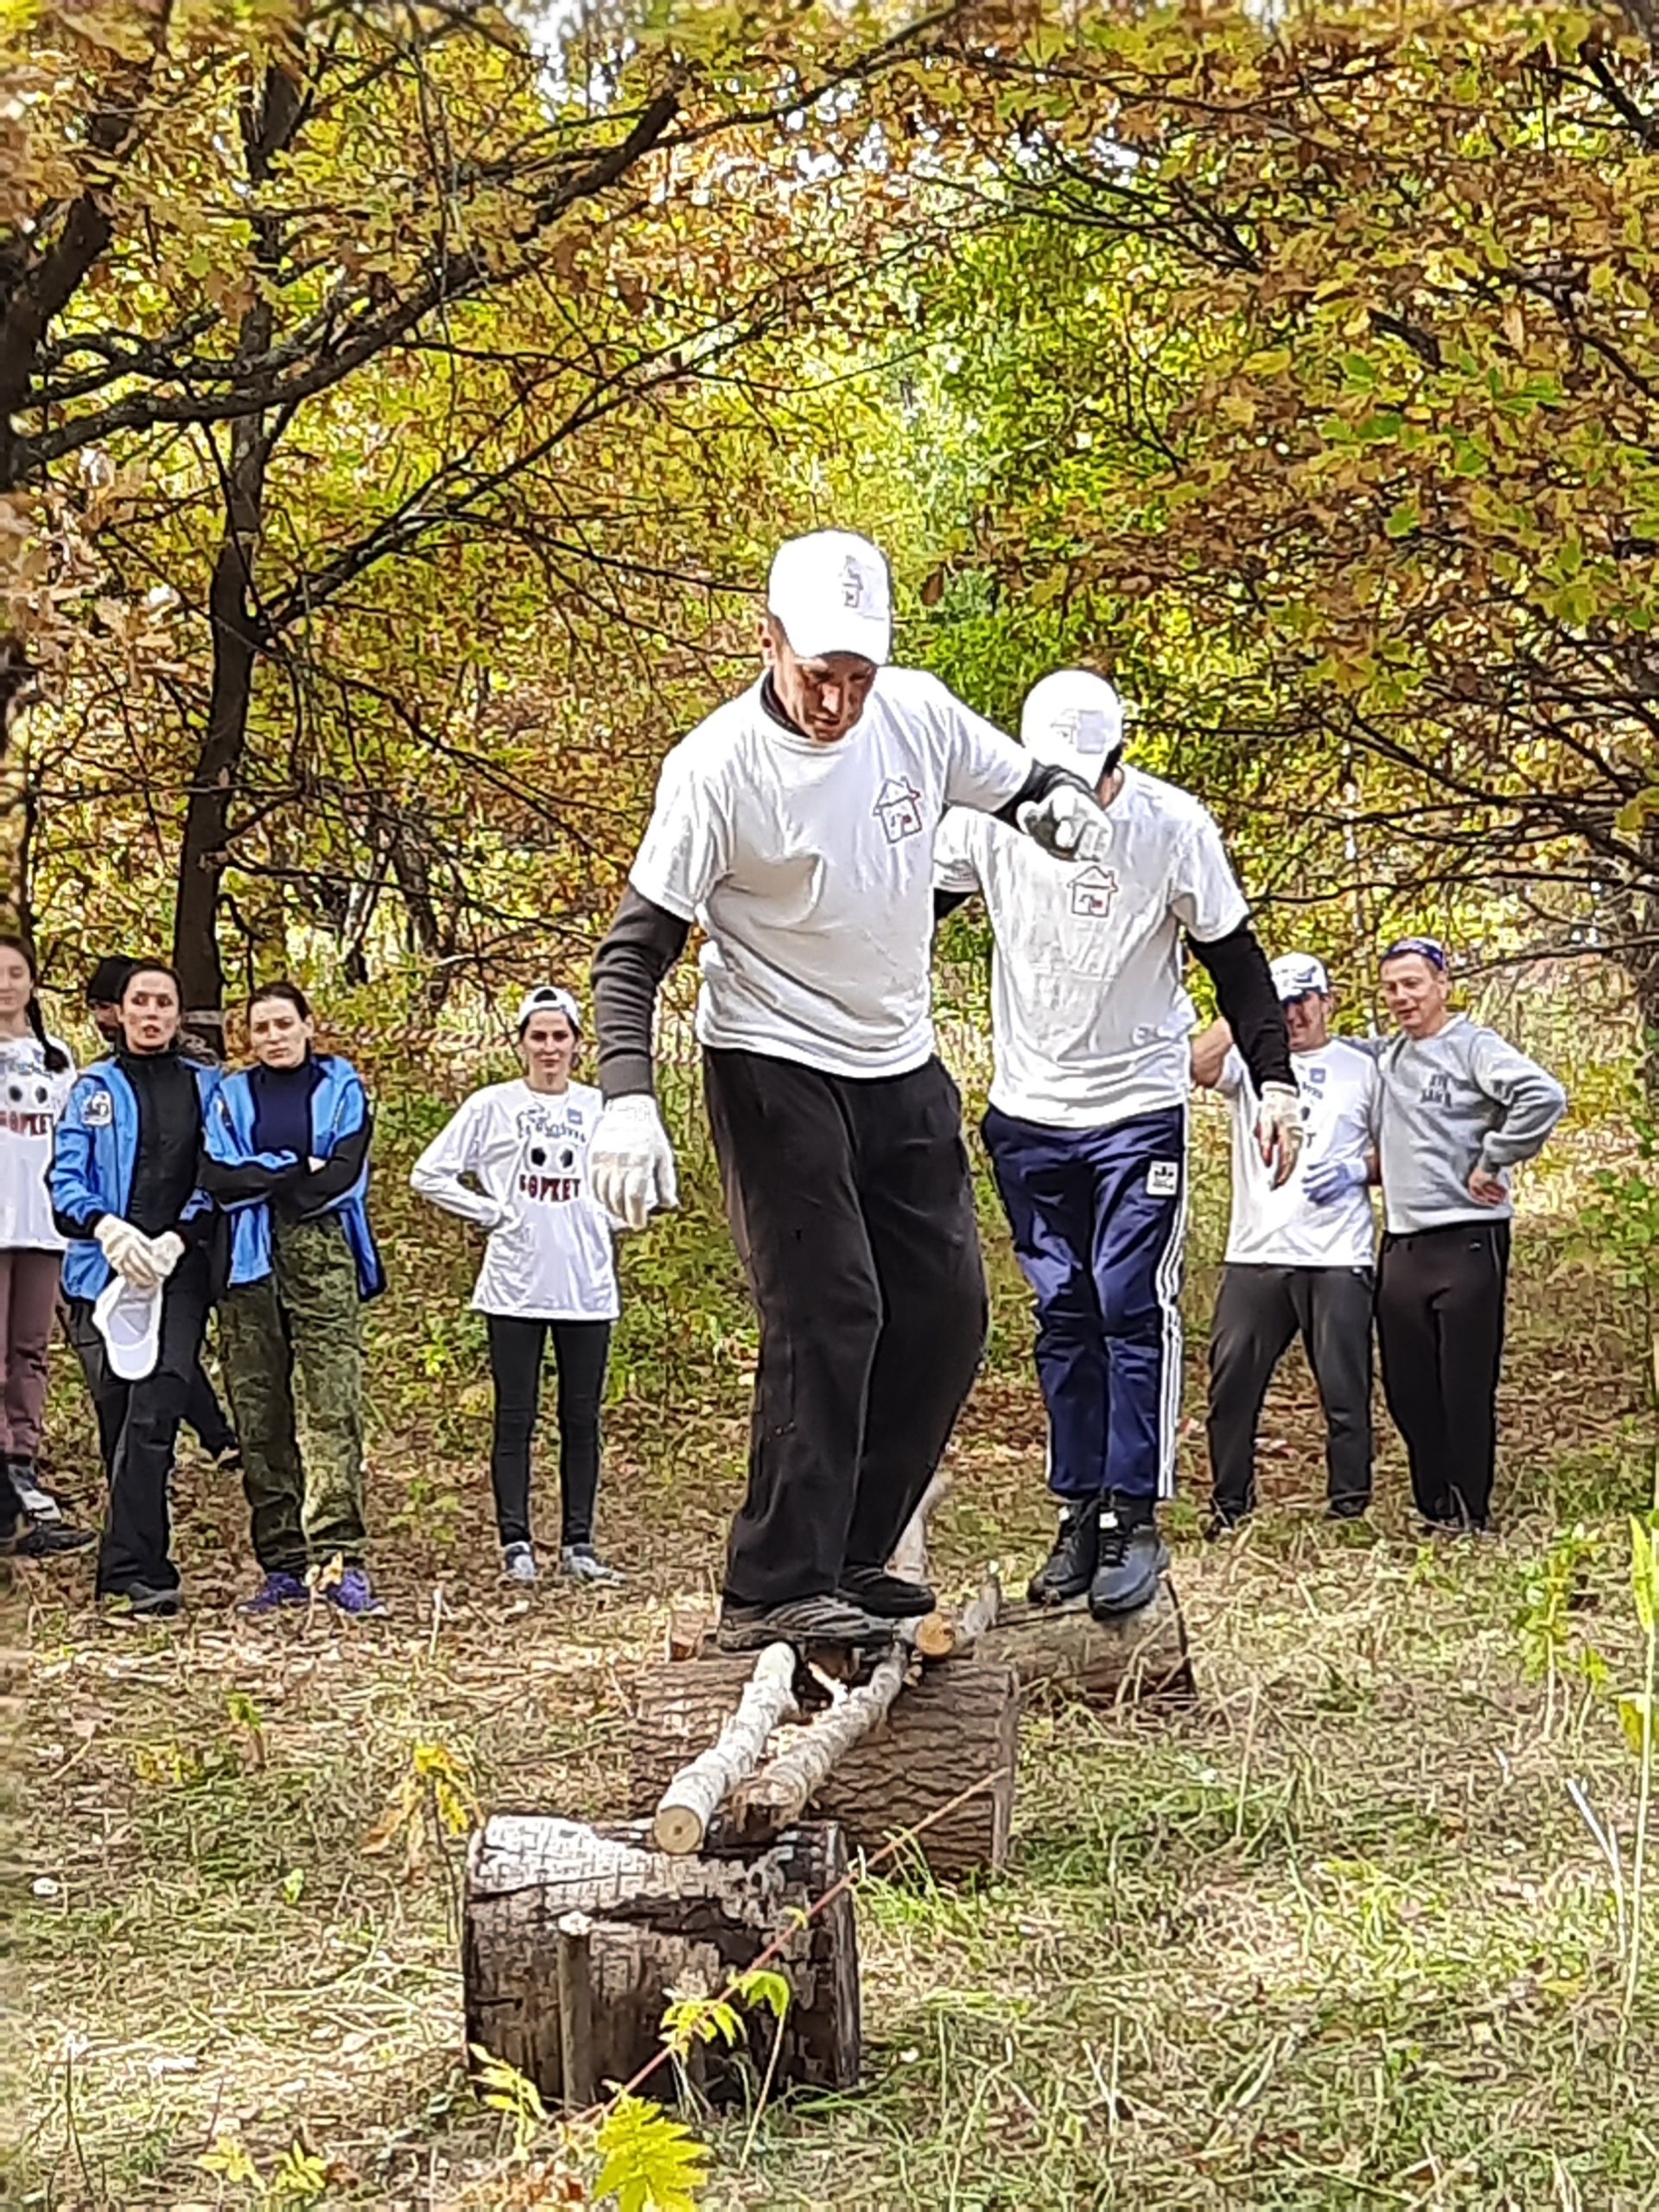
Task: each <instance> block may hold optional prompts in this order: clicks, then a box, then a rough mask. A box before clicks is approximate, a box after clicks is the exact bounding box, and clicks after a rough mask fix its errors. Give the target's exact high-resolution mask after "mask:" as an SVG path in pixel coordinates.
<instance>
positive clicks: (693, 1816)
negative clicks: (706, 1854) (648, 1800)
mask: <svg viewBox="0 0 1659 2212" xmlns="http://www.w3.org/2000/svg"><path fill="white" fill-rule="evenodd" d="M707 1833H708V1825H707V1823H706V1822H705V1821H704V1820H703V1818H702V1815H701V1814H700V1813H698V1812H697V1811H696V1809H695V1808H693V1807H692V1806H690V1805H674V1804H669V1803H666V1802H664V1803H663V1804H661V1805H659V1806H658V1808H657V1816H656V1818H655V1819H654V1820H653V1821H652V1824H651V1840H652V1842H653V1843H654V1844H655V1845H656V1847H657V1848H658V1851H666V1852H669V1853H672V1854H673V1855H674V1856H675V1857H680V1856H681V1855H683V1853H686V1852H688V1851H701V1850H702V1839H703V1837H704V1836H705V1835H706V1834H707Z"/></svg>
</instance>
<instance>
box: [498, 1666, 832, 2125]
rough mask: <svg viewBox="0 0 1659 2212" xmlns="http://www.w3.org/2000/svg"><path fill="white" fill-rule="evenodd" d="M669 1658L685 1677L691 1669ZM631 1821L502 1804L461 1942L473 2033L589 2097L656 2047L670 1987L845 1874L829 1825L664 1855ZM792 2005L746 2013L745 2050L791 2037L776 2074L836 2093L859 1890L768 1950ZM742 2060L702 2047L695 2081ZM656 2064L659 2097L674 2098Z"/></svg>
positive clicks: (738, 1967) (539, 2082) (545, 2086)
mask: <svg viewBox="0 0 1659 2212" xmlns="http://www.w3.org/2000/svg"><path fill="white" fill-rule="evenodd" d="M674 1671H675V1672H676V1673H677V1674H683V1673H685V1672H686V1671H687V1668H686V1667H685V1666H678V1667H677V1668H676V1669H674ZM649 1843H650V1829H649V1827H648V1825H647V1824H646V1823H645V1822H639V1823H638V1824H632V1825H624V1826H620V1827H607V1828H601V1829H595V1828H591V1827H587V1826H586V1825H584V1824H583V1823H582V1822H580V1821H564V1820H558V1819H556V1818H553V1817H551V1816H549V1815H537V1814H530V1813H498V1814H496V1815H493V1816H492V1818H491V1819H489V1820H488V1821H486V1822H485V1824H484V1826H483V1827H482V1828H480V1830H478V1832H477V1833H476V1834H474V1837H473V1840H472V1844H471V1847H470V1848H469V1850H468V1853H467V1886H466V1897H465V1906H464V1918H463V1926H462V1941H461V1971H462V1981H463V1985H464V1991H465V1999H466V2015H467V2042H468V2044H479V2045H480V2046H481V2047H482V2048H483V2049H484V2050H487V2051H489V2052H490V2053H491V2054H492V2055H493V2056H495V2057H498V2058H503V2059H505V2060H506V2061H507V2063H509V2064H510V2065H512V2066H514V2067H516V2068H517V2069H518V2071H519V2072H520V2073H521V2074H524V2075H526V2076H527V2077H528V2078H529V2079H530V2080H531V2081H532V2082H534V2083H535V2084H536V2086H537V2088H538V2089H539V2090H540V2091H541V2093H542V2095H543V2099H544V2100H545V2101H547V2102H548V2103H550V2104H554V2103H560V2104H565V2103H568V2104H569V2105H570V2106H571V2107H573V2108H577V2109H580V2108H582V2107H585V2106H587V2105H588V2104H590V2103H591V2102H592V2101H593V2100H594V2097H595V2096H596V2095H600V2094H604V2093H605V2087H606V2084H607V2082H626V2081H627V2080H629V2079H630V2078H631V2077H632V2075H634V2074H636V2073H637V2072H638V2071H639V2068H640V2067H641V2066H643V2065H644V2064H645V2063H646V2061H647V2060H648V2059H650V2058H652V2056H655V2054H656V2053H657V2052H658V2050H660V2049H661V2047H662V2024H663V2013H664V2008H665V2007H666V2005H668V2003H669V2002H670V1993H671V1992H677V1993H679V1994H680V1995H682V1996H684V1995H688V1994H690V1993H694V1992H701V1993H703V1994H706V1995H709V1996H713V1995H715V1993H718V1992H719V1991H720V1990H721V1989H723V1988H724V1987H725V1986H726V1985H727V1983H728V1981H729V1980H731V1979H732V1977H733V1976H734V1974H741V1973H743V1972H744V1971H745V1970H746V1969H747V1967H749V1966H750V1965H752V1964H753V1961H754V1960H755V1958H756V1957H757V1956H758V1955H759V1954H760V1952H761V1951H762V1950H763V1949H765V1948H766V1946H767V1944H769V1943H770V1942H772V1940H773V1938H774V1937H775V1936H779V1935H780V1934H783V1933H784V1932H785V1930H788V1929H791V1923H792V1922H793V1921H794V1920H795V1919H796V1918H797V1917H798V1915H799V1914H800V1913H801V1912H802V1911H804V1910H805V1908H807V1907H808V1906H810V1905H811V1904H815V1903H816V1902H817V1899H818V1898H819V1897H822V1896H823V1894H824V1893H825V1892H826V1891H829V1889H831V1888H833V1886H834V1885H835V1884H836V1882H837V1881H838V1880H839V1879H840V1878H841V1877H842V1874H843V1873H845V1872H846V1868H847V1855H846V1847H845V1845H844V1843H843V1842H842V1837H841V1834H840V1833H839V1831H838V1830H837V1829H836V1828H835V1827H829V1826H826V1825H823V1824H818V1823H814V1824H811V1825H809V1826H804V1827H798V1828H794V1829H791V1830H790V1831H789V1833H788V1834H785V1835H782V1836H779V1838H778V1839H777V1840H776V1841H775V1842H773V1843H771V1844H769V1845H767V1846H766V1847H765V1848H764V1849H761V1850H759V1851H753V1850H746V1849H742V1848H739V1847H729V1848H718V1847H716V1848H714V1849H712V1850H710V1851H709V1852H706V1853H704V1854H703V1855H702V1856H701V1857H697V1858H671V1857H669V1856H667V1855H666V1854H665V1853H661V1852H656V1851H652V1849H651V1848H650V1847H649ZM775 1964H776V1966H777V1968H778V1971H779V1973H781V1974H785V1976H786V1977H787V1978H788V1980H789V1984H790V1988H791V1993H792V2001H791V2005H790V2007H789V2010H788V2012H787V2013H786V2014H785V2018H784V2020H783V2023H782V2024H781V2029H780V2028H779V2024H778V2023H776V2022H774V2021H773V2020H772V2016H771V2014H770V2013H769V2012H765V2011H764V2009H763V2010H762V2011H761V2012H758V2013H749V2014H746V2015H745V2018H746V2019H747V2024H748V2029H749V2044H748V2050H747V2054H745V2055H744V2056H745V2057H746V2059H747V2063H749V2064H752V2065H753V2067H754V2068H755V2069H757V2070H764V2069H765V2068H766V2065H767V2063H768V2062H769V2059H770V2056H771V2051H772V2038H773V2037H775V2036H779V2034H781V2038H782V2041H781V2047H780V2049H779V2052H778V2058H777V2065H776V2069H775V2078H776V2079H777V2081H778V2082H779V2083H780V2084H795V2083H799V2084H804V2085H807V2086H810V2087H812V2088H828V2089H844V2088H850V2087H851V2086H852V2085H853V2083H854V2082H856V2080H857V2078H858V2070H859V2056H860V2052H859V1993H858V1939H857V1932H856V1929H855V1923H854V1917H853V1903H852V1897H851V1895H850V1893H848V1894H843V1895H842V1896H841V1897H837V1898H836V1900H835V1901H834V1903H833V1904H830V1905H829V1906H828V1907H827V1908H826V1909H825V1910H824V1911H823V1912H822V1913H820V1914H819V1915H818V1916H817V1918H816V1919H814V1920H812V1921H810V1922H809V1923H807V1924H806V1925H805V1926H804V1927H795V1928H794V1929H793V1932H792V1933H791V1934H790V1936H789V1941H788V1942H787V1944H786V1945H785V1948H784V1950H783V1952H782V1954H781V1955H780V1956H779V1958H778V1959H777V1961H775ZM741 2079H742V2075H741V2065H740V2064H739V2063H738V2061H737V2060H736V2059H735V2058H734V2057H732V2056H728V2055H726V2054H724V2053H723V2052H722V2051H721V2050H719V2049H715V2050H709V2051H708V2052H706V2053H704V2054H703V2066H702V2079H701V2081H700V2083H699V2087H700V2088H701V2089H702V2091H703V2092H704V2093H705V2094H709V2095H710V2096H713V2097H715V2098H716V2099H725V2098H728V2097H730V2096H733V2095H735V2094H738V2093H739V2092H740V2089H741ZM673 2088H674V2082H673V2077H672V2075H671V2070H670V2069H668V2068H666V2067H664V2069H662V2070H661V2071H660V2072H659V2073H658V2074H657V2075H654V2076H653V2077H652V2086H651V2091H650V2094H652V2095H655V2096H668V2095H670V2094H672V2092H673Z"/></svg>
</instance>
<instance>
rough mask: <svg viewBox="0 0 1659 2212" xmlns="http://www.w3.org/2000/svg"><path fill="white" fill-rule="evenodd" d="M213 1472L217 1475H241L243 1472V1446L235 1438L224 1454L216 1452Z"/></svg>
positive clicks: (226, 1447)
mask: <svg viewBox="0 0 1659 2212" xmlns="http://www.w3.org/2000/svg"><path fill="white" fill-rule="evenodd" d="M213 1472H214V1473H215V1474H216V1475H239V1474H240V1473H241V1472H242V1446H240V1445H239V1444H238V1443H237V1441H236V1440H235V1439H234V1438H232V1440H231V1441H230V1443H228V1444H227V1445H226V1446H225V1449H224V1450H223V1451H222V1452H214V1454H213Z"/></svg>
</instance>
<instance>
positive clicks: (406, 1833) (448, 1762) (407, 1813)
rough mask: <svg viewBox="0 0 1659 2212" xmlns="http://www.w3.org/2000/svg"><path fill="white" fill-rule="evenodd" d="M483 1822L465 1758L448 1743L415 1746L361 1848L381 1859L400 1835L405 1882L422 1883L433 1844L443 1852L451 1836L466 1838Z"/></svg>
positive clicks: (366, 1855)
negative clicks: (406, 1767)
mask: <svg viewBox="0 0 1659 2212" xmlns="http://www.w3.org/2000/svg"><path fill="white" fill-rule="evenodd" d="M478 1818H479V1810H478V1800H477V1798H476V1797H475V1796H474V1792H473V1785H472V1778H471V1776H470V1775H469V1773H468V1771H467V1768H466V1765H465V1764H464V1763H463V1762H462V1760H461V1758H459V1757H458V1756H457V1754H456V1753H455V1752H454V1751H451V1750H450V1749H449V1747H448V1745H447V1744H440V1743H436V1742H420V1743H416V1745H415V1746H414V1748H413V1750H412V1751H411V1752H410V1765H409V1771H408V1773H407V1774H406V1775H405V1776H404V1779H403V1782H402V1783H401V1784H400V1785H399V1787H398V1789H397V1792H396V1794H395V1795H394V1796H393V1797H392V1799H391V1802H390V1803H389V1804H388V1805H387V1806H386V1807H385V1810H384V1811H383V1812H382V1813H381V1815H380V1816H379V1818H378V1820H376V1821H374V1822H373V1823H372V1826H371V1827H369V1829H368V1831H367V1832H366V1834H365V1835H364V1838H363V1840H362V1841H361V1843H360V1844H359V1846H358V1848H359V1850H360V1851H361V1852H362V1853H364V1855H365V1857H367V1858H376V1857H378V1856H379V1855H380V1854H381V1853H384V1852H387V1851H390V1850H391V1847H392V1845H393V1844H394V1843H396V1842H397V1840H398V1838H399V1837H401V1838H402V1839H403V1844H404V1879H405V1880H406V1881H411V1882H413V1881H417V1880H418V1879H419V1878H420V1877H421V1875H422V1874H423V1872H424V1871H425V1868H426V1865H427V1861H428V1859H429V1854H430V1847H432V1845H434V1844H436V1845H437V1846H438V1847H439V1848H440V1849H441V1848H442V1845H443V1842H444V1840H445V1839H446V1838H448V1837H453V1836H459V1835H464V1834H466V1833H467V1830H468V1828H470V1827H474V1826H475V1825H476V1824H477V1821H478Z"/></svg>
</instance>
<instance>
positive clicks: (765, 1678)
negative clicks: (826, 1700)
mask: <svg viewBox="0 0 1659 2212" xmlns="http://www.w3.org/2000/svg"><path fill="white" fill-rule="evenodd" d="M796 1665H797V1661H796V1657H795V1652H794V1649H793V1648H792V1646H791V1645H790V1644H787V1643H770V1644H768V1645H767V1646H766V1649H765V1650H764V1651H763V1652H762V1653H761V1654H760V1657H759V1658H758V1659H757V1660H756V1661H755V1662H753V1670H752V1672H751V1673H750V1675H749V1679H748V1681H747V1682H746V1683H745V1684H744V1685H743V1691H742V1694H741V1697H740V1698H739V1700H738V1703H737V1708H736V1710H735V1712H733V1713H728V1714H727V1715H726V1718H725V1719H724V1720H723V1721H722V1722H721V1729H720V1734H719V1736H718V1737H717V1738H715V1742H714V1743H712V1744H711V1745H709V1747H708V1749H707V1750H706V1751H699V1752H698V1754H697V1756H696V1758H694V1759H692V1760H690V1762H689V1764H686V1765H685V1766H683V1767H682V1768H681V1769H680V1770H679V1771H678V1772H677V1774H675V1775H672V1776H671V1777H670V1779H669V1783H668V1787H667V1788H666V1789H664V1792H663V1795H662V1798H661V1801H660V1802H659V1803H658V1807H657V1810H656V1814H655V1815H654V1817H653V1819H652V1840H653V1841H654V1842H655V1844H656V1846H657V1848H658V1850H659V1851H669V1852H687V1851H700V1850H701V1849H702V1840H703V1838H704V1836H705V1835H706V1834H708V1832H709V1821H711V1820H712V1819H713V1818H714V1816H715V1810H716V1808H718V1807H719V1806H720V1805H721V1803H722V1802H724V1801H725V1799H726V1798H728V1796H730V1795H731V1793H732V1790H733V1789H734V1787H735V1786H736V1784H737V1783H740V1782H741V1781H743V1780H744V1779H745V1777H747V1776H749V1775H752V1774H753V1772H754V1770H755V1769H756V1767H758V1766H759V1765H760V1762H761V1760H762V1758H764V1757H765V1756H766V1744H767V1741H768V1739H769V1738H771V1735H772V1731H773V1730H774V1729H775V1728H776V1727H777V1726H778V1725H779V1722H780V1721H783V1720H789V1719H793V1718H794V1716H795V1714H796V1713H798V1711H799V1709H800V1708H799V1707H798V1705H797V1704H796V1702H795V1669H796ZM787 1825H788V1823H787V1822H786V1821H779V1827H786V1826H787ZM775 1832H776V1831H773V1833H775Z"/></svg>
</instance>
